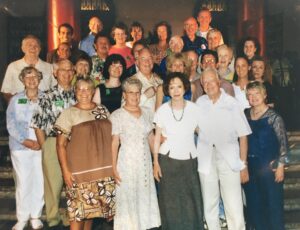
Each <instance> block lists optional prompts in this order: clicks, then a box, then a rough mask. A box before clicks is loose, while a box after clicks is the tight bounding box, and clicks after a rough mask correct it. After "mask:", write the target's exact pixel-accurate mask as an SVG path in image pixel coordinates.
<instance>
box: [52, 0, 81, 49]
mask: <svg viewBox="0 0 300 230" xmlns="http://www.w3.org/2000/svg"><path fill="white" fill-rule="evenodd" d="M47 11H48V35H47V36H48V51H50V50H53V49H55V48H56V47H57V46H58V34H57V29H58V26H59V25H60V24H62V23H69V24H70V25H72V26H73V28H74V35H73V38H74V40H76V41H79V40H80V0H48V8H47Z"/></svg>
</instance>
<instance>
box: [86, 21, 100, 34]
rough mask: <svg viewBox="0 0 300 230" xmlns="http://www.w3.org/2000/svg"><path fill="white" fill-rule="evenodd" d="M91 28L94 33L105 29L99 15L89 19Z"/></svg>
mask: <svg viewBox="0 0 300 230" xmlns="http://www.w3.org/2000/svg"><path fill="white" fill-rule="evenodd" d="M89 28H90V31H91V32H92V33H93V34H97V33H99V32H100V31H101V30H102V29H103V24H102V21H101V20H100V19H99V18H98V17H92V18H91V19H90V21H89Z"/></svg>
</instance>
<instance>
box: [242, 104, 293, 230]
mask: <svg viewBox="0 0 300 230" xmlns="http://www.w3.org/2000/svg"><path fill="white" fill-rule="evenodd" d="M245 114H246V117H247V119H248V122H249V125H250V127H251V129H252V134H251V135H249V136H248V170H249V182H248V183H246V184H245V185H244V191H245V195H246V201H247V209H246V210H247V212H246V218H247V221H246V222H247V225H249V227H250V228H251V229H252V228H254V229H256V230H269V229H270V230H284V220H283V214H284V212H283V182H280V183H277V182H275V174H274V172H273V171H272V168H277V166H278V163H283V164H284V163H286V161H287V152H288V145H287V136H286V130H285V127H284V123H283V120H282V118H281V117H280V116H279V115H278V114H277V113H276V112H275V111H274V110H273V109H268V110H267V111H266V112H265V114H263V115H262V116H261V118H260V119H258V120H252V119H251V116H250V109H247V110H246V111H245Z"/></svg>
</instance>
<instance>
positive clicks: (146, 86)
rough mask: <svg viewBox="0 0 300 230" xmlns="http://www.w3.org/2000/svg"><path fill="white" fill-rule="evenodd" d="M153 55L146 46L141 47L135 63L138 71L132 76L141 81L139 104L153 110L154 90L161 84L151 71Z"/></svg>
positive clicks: (154, 101)
mask: <svg viewBox="0 0 300 230" xmlns="http://www.w3.org/2000/svg"><path fill="white" fill-rule="evenodd" d="M153 63H154V62H153V57H152V54H151V52H150V50H149V49H148V48H143V49H142V50H140V51H139V55H138V58H137V60H136V65H137V66H138V69H139V71H138V72H137V73H136V74H135V75H133V76H132V77H136V78H137V79H139V80H140V81H141V82H142V85H143V87H142V94H141V100H140V105H141V106H145V107H148V108H150V109H151V111H153V112H154V111H155V103H156V90H157V87H158V86H159V85H161V84H162V80H161V79H160V78H159V77H158V76H157V75H156V74H155V73H153V71H152V69H153Z"/></svg>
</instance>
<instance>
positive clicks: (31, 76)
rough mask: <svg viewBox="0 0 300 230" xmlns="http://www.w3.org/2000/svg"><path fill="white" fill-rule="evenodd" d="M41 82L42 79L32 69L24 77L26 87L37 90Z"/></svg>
mask: <svg viewBox="0 0 300 230" xmlns="http://www.w3.org/2000/svg"><path fill="white" fill-rule="evenodd" d="M39 83H40V80H39V77H38V75H37V73H36V72H35V71H32V72H31V73H28V74H26V75H25V76H24V77H23V84H24V86H25V89H30V90H37V89H38V87H39Z"/></svg>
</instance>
